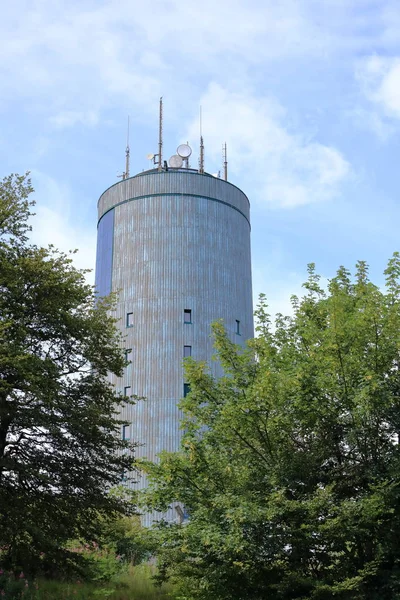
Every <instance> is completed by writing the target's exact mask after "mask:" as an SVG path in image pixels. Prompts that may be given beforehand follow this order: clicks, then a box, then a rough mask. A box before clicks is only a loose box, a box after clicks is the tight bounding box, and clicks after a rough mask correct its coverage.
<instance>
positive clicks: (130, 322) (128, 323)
mask: <svg viewBox="0 0 400 600" xmlns="http://www.w3.org/2000/svg"><path fill="white" fill-rule="evenodd" d="M126 326H127V327H133V312H132V313H126Z"/></svg>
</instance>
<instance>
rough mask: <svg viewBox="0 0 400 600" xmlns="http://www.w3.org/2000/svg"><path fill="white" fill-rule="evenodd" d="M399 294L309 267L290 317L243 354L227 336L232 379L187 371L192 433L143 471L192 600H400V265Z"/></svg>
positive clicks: (173, 574) (187, 425) (266, 324)
mask: <svg viewBox="0 0 400 600" xmlns="http://www.w3.org/2000/svg"><path fill="white" fill-rule="evenodd" d="M385 275H386V289H380V288H379V287H377V286H376V285H374V284H373V283H371V282H370V281H369V279H368V269H367V266H366V264H365V263H363V262H360V263H358V264H357V267H356V272H355V276H354V277H352V276H351V274H350V273H349V272H348V271H347V270H346V269H344V268H340V269H339V271H338V273H337V275H336V277H334V278H333V279H332V280H331V281H330V282H329V285H328V289H327V290H326V291H324V290H323V289H321V287H320V283H319V277H318V276H317V275H316V273H315V270H314V266H313V265H310V267H309V277H308V281H307V282H306V283H305V284H304V287H305V290H306V292H305V296H304V297H303V298H301V299H299V298H296V297H293V299H292V303H293V316H290V317H284V316H282V315H277V317H276V322H275V325H274V326H273V327H272V326H271V322H270V318H269V316H268V314H267V306H266V303H265V298H264V297H261V302H260V305H259V308H258V311H257V318H258V333H259V336H258V337H257V338H256V339H254V340H252V341H251V342H250V343H249V348H248V349H247V350H246V351H245V352H241V351H240V350H239V348H238V347H236V346H235V345H234V344H233V343H232V342H231V341H230V340H229V339H228V337H227V336H226V334H225V332H224V329H223V327H222V325H221V324H219V323H217V324H215V325H214V335H215V340H216V349H217V354H218V357H219V360H220V361H221V363H222V365H223V367H224V369H225V374H226V375H225V377H223V378H222V379H220V380H215V379H213V378H212V377H211V376H210V375H209V374H208V372H207V368H206V365H204V364H198V363H196V362H194V361H192V360H188V362H187V365H186V370H187V381H189V382H190V385H191V393H190V394H189V395H188V396H187V397H186V398H185V399H183V400H182V402H181V407H182V410H183V413H184V423H183V427H184V431H185V433H184V436H183V443H182V448H181V451H180V452H179V453H176V454H163V455H162V457H161V462H160V464H158V465H151V464H147V465H144V468H146V469H147V470H148V471H149V472H150V473H151V477H152V480H153V483H152V488H151V489H150V491H149V493H148V496H147V499H146V502H147V504H148V505H149V506H150V507H152V508H157V509H160V510H161V509H164V508H165V507H166V506H167V505H168V504H169V503H170V502H172V501H178V502H181V503H182V504H184V505H185V507H186V509H187V511H188V513H189V515H190V516H189V519H188V521H187V522H186V523H184V524H183V525H178V524H167V523H160V525H159V532H158V535H159V538H160V547H159V552H158V560H159V578H160V579H161V580H163V579H166V578H171V579H172V580H174V581H175V582H177V584H178V585H179V587H180V589H181V594H182V597H184V598H187V599H190V598H193V599H199V600H200V599H201V600H202V599H204V600H205V599H206V598H207V599H208V600H209V599H219V600H224V599H231V598H241V599H249V600H250V599H251V600H258V599H260V600H261V599H265V598H270V599H271V600H273V599H282V600H283V599H285V600H286V599H287V600H289V599H293V600H294V599H297V600H300V599H307V598H309V599H315V600H316V599H318V600H322V599H328V598H337V599H343V600H344V599H349V600H350V599H351V600H356V599H357V600H361V599H367V598H368V599H370V600H375V599H376V600H377V599H378V598H379V599H380V600H382V599H389V598H390V599H391V600H392V599H394V598H400V570H399V567H400V563H399V559H400V556H399V554H400V553H399V550H398V548H399V542H398V540H399V539H400V489H399V484H400V464H399V459H400V453H399V433H400V410H399V408H400V406H399V404H400V372H399V365H400V258H399V255H398V254H395V255H394V256H393V258H392V259H391V260H390V261H389V264H388V267H387V269H386V271H385Z"/></svg>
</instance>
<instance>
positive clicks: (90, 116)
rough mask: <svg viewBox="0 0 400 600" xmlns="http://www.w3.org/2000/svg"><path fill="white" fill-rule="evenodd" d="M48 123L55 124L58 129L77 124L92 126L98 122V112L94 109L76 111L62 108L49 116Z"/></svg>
mask: <svg viewBox="0 0 400 600" xmlns="http://www.w3.org/2000/svg"><path fill="white" fill-rule="evenodd" d="M49 120H50V123H52V124H53V125H55V126H56V127H57V128H59V129H64V128H67V127H73V126H74V125H77V124H82V125H87V126H89V127H94V126H95V125H97V124H98V122H99V114H98V112H96V111H93V110H88V111H83V112H82V111H81V112H80V111H76V110H63V111H61V112H59V113H58V114H56V115H54V116H53V117H50V119H49Z"/></svg>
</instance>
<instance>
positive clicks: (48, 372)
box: [0, 175, 131, 571]
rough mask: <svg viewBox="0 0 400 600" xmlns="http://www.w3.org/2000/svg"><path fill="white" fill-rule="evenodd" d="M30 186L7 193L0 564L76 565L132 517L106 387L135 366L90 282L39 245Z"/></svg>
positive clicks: (2, 263)
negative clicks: (78, 555) (104, 534)
mask: <svg viewBox="0 0 400 600" xmlns="http://www.w3.org/2000/svg"><path fill="white" fill-rule="evenodd" d="M31 192H32V188H31V185H30V181H29V179H28V178H27V177H26V176H14V175H11V176H10V177H7V178H6V179H4V180H3V181H2V183H0V563H1V566H3V568H4V567H6V568H18V567H19V568H23V570H24V571H29V569H31V570H34V569H35V568H39V566H41V567H42V568H43V567H44V566H45V565H47V566H49V565H51V566H52V568H53V567H55V565H56V564H58V565H61V564H63V565H67V564H68V563H69V562H73V555H71V554H68V552H67V550H65V548H64V544H65V541H66V540H67V539H68V538H79V539H85V540H95V539H96V536H97V535H98V534H99V527H100V525H99V524H100V523H103V522H104V519H107V518H113V517H114V516H116V515H120V514H121V513H124V512H126V510H127V509H128V504H127V502H126V501H125V500H124V499H122V497H121V496H118V495H117V494H110V493H109V490H110V488H111V487H112V486H115V485H117V484H119V483H120V481H121V475H122V473H123V472H124V470H127V469H129V465H130V463H131V458H130V456H129V448H128V444H127V442H123V441H122V440H121V439H120V438H121V436H120V426H121V423H120V422H119V421H118V419H117V415H116V414H115V407H116V406H117V405H119V404H121V403H122V402H127V401H128V399H126V398H123V397H121V396H119V395H117V394H116V393H115V391H114V389H113V388H112V387H111V385H110V384H109V383H108V382H107V379H106V374H107V373H108V372H111V373H115V374H116V375H120V374H121V373H122V370H123V367H124V365H125V359H124V355H123V351H122V349H121V345H122V344H121V340H120V338H119V334H118V333H117V329H116V326H115V322H114V320H113V319H112V318H111V317H110V316H108V315H109V313H108V311H109V309H110V308H111V306H112V300H104V301H98V302H97V304H96V305H95V296H94V292H93V289H92V288H91V286H89V285H87V284H86V283H85V272H84V271H79V270H77V269H75V268H74V267H73V264H72V260H71V258H70V257H69V256H67V255H65V254H62V253H60V252H58V251H57V250H55V249H54V248H52V247H49V248H39V247H36V246H35V245H32V244H30V243H29V240H28V237H27V235H28V232H29V219H30V216H31V215H30V207H31V205H32V203H31V202H30V201H29V195H30V193H31Z"/></svg>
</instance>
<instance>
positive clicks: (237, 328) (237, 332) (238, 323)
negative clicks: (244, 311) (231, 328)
mask: <svg viewBox="0 0 400 600" xmlns="http://www.w3.org/2000/svg"><path fill="white" fill-rule="evenodd" d="M236 335H241V334H240V321H238V320H236Z"/></svg>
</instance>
